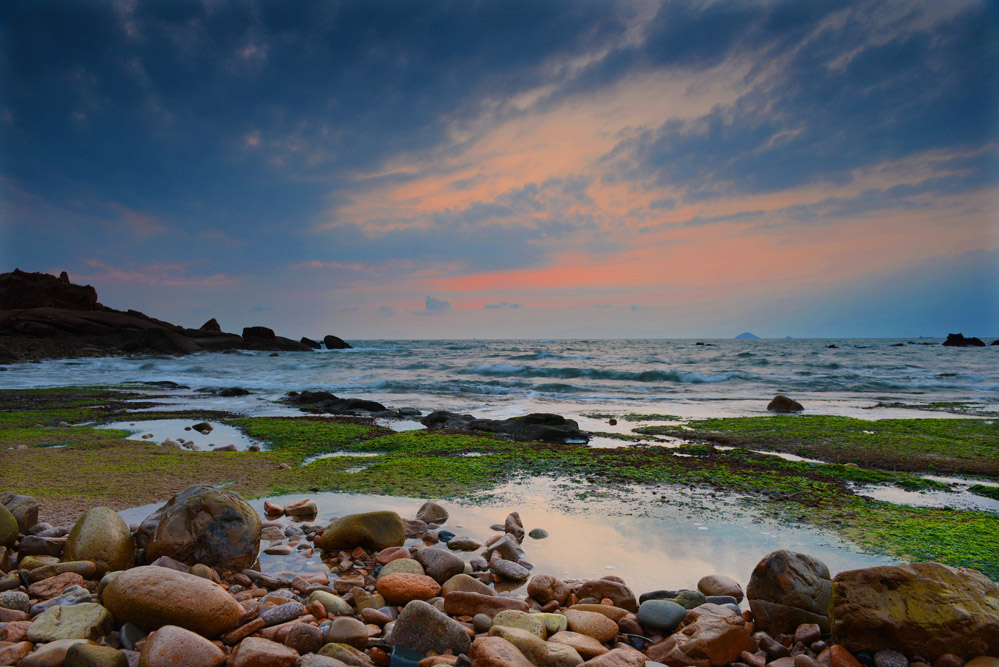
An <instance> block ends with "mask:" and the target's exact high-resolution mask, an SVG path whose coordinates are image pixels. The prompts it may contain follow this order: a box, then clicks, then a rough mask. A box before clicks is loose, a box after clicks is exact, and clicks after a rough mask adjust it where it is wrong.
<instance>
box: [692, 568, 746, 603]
mask: <svg viewBox="0 0 999 667" xmlns="http://www.w3.org/2000/svg"><path fill="white" fill-rule="evenodd" d="M697 590H699V591H700V592H702V593H704V594H705V595H731V596H732V597H734V598H735V599H736V600H739V601H741V600H742V586H740V585H739V582H737V581H735V580H734V579H730V578H729V577H726V576H724V575H721V574H709V575H708V576H706V577H701V580H700V581H698V582H697Z"/></svg>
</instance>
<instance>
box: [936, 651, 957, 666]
mask: <svg viewBox="0 0 999 667" xmlns="http://www.w3.org/2000/svg"><path fill="white" fill-rule="evenodd" d="M964 663H965V660H964V658H962V657H961V656H959V655H954V654H953V653H944V654H943V655H941V656H940V657H939V658H937V659H936V660H934V661H933V667H964Z"/></svg>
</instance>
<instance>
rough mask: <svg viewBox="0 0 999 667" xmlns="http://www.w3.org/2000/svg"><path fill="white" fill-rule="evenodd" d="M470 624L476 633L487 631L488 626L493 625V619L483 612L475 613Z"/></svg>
mask: <svg viewBox="0 0 999 667" xmlns="http://www.w3.org/2000/svg"><path fill="white" fill-rule="evenodd" d="M472 626H473V627H474V628H475V632H476V633H479V634H481V633H483V632H489V628H491V627H492V626H493V619H491V618H489V617H488V616H486V615H485V614H476V615H475V616H474V617H473V618H472Z"/></svg>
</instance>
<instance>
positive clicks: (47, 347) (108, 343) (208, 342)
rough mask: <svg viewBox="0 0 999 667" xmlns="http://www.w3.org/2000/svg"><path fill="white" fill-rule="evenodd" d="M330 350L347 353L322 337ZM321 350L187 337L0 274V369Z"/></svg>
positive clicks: (274, 338)
mask: <svg viewBox="0 0 999 667" xmlns="http://www.w3.org/2000/svg"><path fill="white" fill-rule="evenodd" d="M324 344H325V346H326V347H327V349H343V348H349V347H350V345H349V344H348V343H346V342H344V341H343V340H341V339H340V338H337V337H336V336H332V335H329V336H326V337H325V339H324ZM320 347H321V345H320V344H319V343H318V342H316V341H314V340H311V339H308V338H303V339H301V341H295V340H291V339H289V338H284V337H282V336H278V335H276V334H275V333H274V331H273V330H272V329H269V328H267V327H262V326H254V327H245V328H244V329H243V331H242V334H234V333H226V332H224V331H222V327H221V326H220V325H219V323H218V322H217V321H216V320H215V318H212V319H210V320H208V321H207V322H205V323H204V324H203V325H202V326H201V327H200V328H198V329H189V328H186V327H182V326H179V325H176V324H171V323H169V322H164V321H163V320H158V319H156V318H154V317H150V316H148V315H146V314H144V313H141V312H139V311H137V310H127V311H121V310H115V309H114V308H109V307H107V306H105V305H102V304H101V303H99V302H98V300H97V291H96V290H95V289H94V288H93V287H91V286H90V285H76V284H73V283H72V282H70V280H69V277H68V276H67V275H66V273H65V272H63V273H62V274H61V275H60V276H59V277H56V276H52V275H49V274H46V273H26V272H24V271H20V270H18V269H15V270H14V271H12V272H10V273H3V274H0V363H10V362H16V361H29V360H37V359H48V358H70V357H81V356H83V357H85V356H104V355H109V354H110V355H116V354H149V353H152V354H192V353H195V352H228V351H233V350H261V351H271V352H282V351H290V352H305V351H311V350H315V349H319V348H320Z"/></svg>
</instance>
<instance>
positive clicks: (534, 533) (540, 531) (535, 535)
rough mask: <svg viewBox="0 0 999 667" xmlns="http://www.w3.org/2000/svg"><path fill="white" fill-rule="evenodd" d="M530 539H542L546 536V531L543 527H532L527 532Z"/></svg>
mask: <svg viewBox="0 0 999 667" xmlns="http://www.w3.org/2000/svg"><path fill="white" fill-rule="evenodd" d="M527 536H528V537H530V538H531V539H532V540H543V539H545V538H546V537H548V531H547V530H545V529H544V528H532V529H531V532H529V533H528V534H527Z"/></svg>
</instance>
